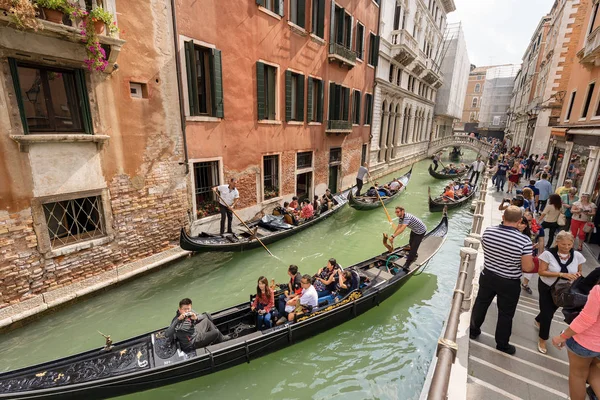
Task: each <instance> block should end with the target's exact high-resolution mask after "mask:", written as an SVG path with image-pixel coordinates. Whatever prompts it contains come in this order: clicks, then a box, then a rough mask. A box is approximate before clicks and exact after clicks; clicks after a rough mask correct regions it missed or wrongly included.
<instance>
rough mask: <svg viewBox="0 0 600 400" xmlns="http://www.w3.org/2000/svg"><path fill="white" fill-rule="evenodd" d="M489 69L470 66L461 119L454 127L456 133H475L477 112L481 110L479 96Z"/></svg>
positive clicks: (477, 119) (481, 93)
mask: <svg viewBox="0 0 600 400" xmlns="http://www.w3.org/2000/svg"><path fill="white" fill-rule="evenodd" d="M489 68H492V66H487V67H475V66H474V65H471V72H470V73H469V81H468V83H467V89H466V92H465V97H464V105H463V111H462V117H461V119H460V121H459V123H458V124H456V127H455V130H456V131H457V132H465V133H471V132H477V122H478V121H479V112H480V110H481V96H482V95H483V91H484V89H485V74H486V71H487V70H488V69H489Z"/></svg>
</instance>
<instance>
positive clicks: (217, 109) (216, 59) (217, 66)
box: [210, 49, 225, 118]
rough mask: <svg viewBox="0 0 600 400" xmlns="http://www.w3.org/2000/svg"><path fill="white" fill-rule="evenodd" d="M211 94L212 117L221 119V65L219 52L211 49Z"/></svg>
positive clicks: (222, 114)
mask: <svg viewBox="0 0 600 400" xmlns="http://www.w3.org/2000/svg"><path fill="white" fill-rule="evenodd" d="M211 68H212V71H211V80H210V83H211V92H212V116H213V117H217V118H223V117H224V116H225V113H224V112H223V71H222V64H221V50H217V49H213V51H212V64H211Z"/></svg>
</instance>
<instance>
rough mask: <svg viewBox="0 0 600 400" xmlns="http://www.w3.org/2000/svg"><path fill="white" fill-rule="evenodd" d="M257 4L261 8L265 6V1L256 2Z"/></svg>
mask: <svg viewBox="0 0 600 400" xmlns="http://www.w3.org/2000/svg"><path fill="white" fill-rule="evenodd" d="M256 4H258V5H259V6H263V7H264V6H265V0H256Z"/></svg>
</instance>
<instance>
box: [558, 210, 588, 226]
mask: <svg viewBox="0 0 600 400" xmlns="http://www.w3.org/2000/svg"><path fill="white" fill-rule="evenodd" d="M556 223H557V224H558V226H565V225H566V224H567V217H566V216H565V214H563V213H561V214H560V215H559V216H558V219H557V220H556ZM584 230H585V227H584Z"/></svg>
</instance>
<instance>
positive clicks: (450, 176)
mask: <svg viewBox="0 0 600 400" xmlns="http://www.w3.org/2000/svg"><path fill="white" fill-rule="evenodd" d="M468 171H469V170H468V169H464V170H462V171H459V173H457V174H442V173H439V172H437V171H434V170H433V168H431V165H429V175H431V176H433V177H434V178H435V179H455V178H460V177H461V176H463V175H464V174H466V173H467V172H468Z"/></svg>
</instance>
